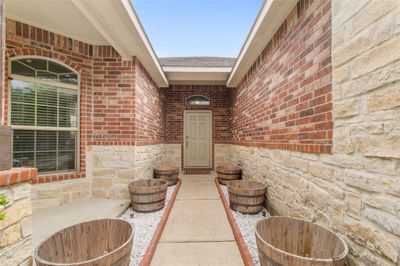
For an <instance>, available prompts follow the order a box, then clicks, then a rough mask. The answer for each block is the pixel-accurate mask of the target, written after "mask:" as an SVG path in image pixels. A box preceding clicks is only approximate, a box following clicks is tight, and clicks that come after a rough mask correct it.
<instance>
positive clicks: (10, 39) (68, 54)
mask: <svg viewBox="0 0 400 266" xmlns="http://www.w3.org/2000/svg"><path fill="white" fill-rule="evenodd" d="M6 23H7V24H6V59H5V76H6V77H7V75H8V64H9V62H10V60H11V59H12V58H13V57H17V56H41V57H46V58H52V59H54V60H56V61H59V62H61V63H64V64H66V65H68V66H69V67H71V68H72V69H74V70H75V71H77V72H78V73H79V74H80V100H81V102H80V161H79V162H80V165H79V169H80V171H79V172H78V173H65V174H57V175H44V176H39V177H37V178H33V179H32V183H43V182H51V181H58V180H67V179H75V178H81V177H85V171H86V158H85V150H86V145H87V141H88V136H91V130H92V129H91V124H92V120H91V117H92V115H91V110H92V105H91V103H92V98H91V97H92V77H91V72H92V60H91V57H92V55H91V53H92V51H93V46H91V45H88V44H85V43H83V42H79V41H75V40H72V39H70V38H67V37H64V36H61V35H58V34H54V33H52V32H48V31H46V30H42V29H39V28H36V27H33V26H30V25H27V24H24V23H20V22H16V21H13V20H9V19H7V22H6ZM4 100H5V106H4V108H3V114H4V120H5V123H6V124H8V119H9V114H8V106H9V103H8V100H9V80H8V79H6V80H5V87H4Z"/></svg>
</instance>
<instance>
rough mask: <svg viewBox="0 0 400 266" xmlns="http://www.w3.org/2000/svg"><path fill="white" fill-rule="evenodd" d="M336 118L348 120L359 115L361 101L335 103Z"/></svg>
mask: <svg viewBox="0 0 400 266" xmlns="http://www.w3.org/2000/svg"><path fill="white" fill-rule="evenodd" d="M333 112H334V117H335V118H347V117H352V116H356V115H358V113H359V100H358V99H351V100H345V101H341V102H337V103H336V102H335V103H334V107H333Z"/></svg>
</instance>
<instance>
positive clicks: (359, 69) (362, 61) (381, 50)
mask: <svg viewBox="0 0 400 266" xmlns="http://www.w3.org/2000/svg"><path fill="white" fill-rule="evenodd" d="M399 50H400V37H396V38H392V39H391V40H390V41H388V42H386V43H384V44H382V45H380V46H378V47H376V48H375V49H372V50H370V51H369V52H367V53H366V54H363V55H362V56H360V57H358V58H356V59H355V60H354V61H353V63H352V66H351V69H352V78H353V79H355V78H358V77H360V76H363V75H365V74H368V73H370V72H372V71H374V70H376V69H378V68H380V67H383V66H386V65H388V64H389V63H391V62H394V61H396V60H398V59H399V58H400V53H399V52H398V51H399Z"/></svg>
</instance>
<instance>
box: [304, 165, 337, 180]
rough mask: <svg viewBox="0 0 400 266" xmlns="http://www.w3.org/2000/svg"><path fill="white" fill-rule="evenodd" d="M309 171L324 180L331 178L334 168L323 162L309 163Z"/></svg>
mask: <svg viewBox="0 0 400 266" xmlns="http://www.w3.org/2000/svg"><path fill="white" fill-rule="evenodd" d="M310 173H311V174H312V175H313V176H316V177H320V178H323V179H326V180H332V179H333V177H334V174H335V169H334V168H332V167H329V166H326V165H325V164H318V163H311V164H310Z"/></svg>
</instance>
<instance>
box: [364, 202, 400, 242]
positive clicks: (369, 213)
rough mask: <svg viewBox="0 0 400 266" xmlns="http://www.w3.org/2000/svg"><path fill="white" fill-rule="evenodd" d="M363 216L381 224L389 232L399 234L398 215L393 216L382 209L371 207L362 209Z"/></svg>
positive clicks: (399, 221) (399, 223)
mask: <svg viewBox="0 0 400 266" xmlns="http://www.w3.org/2000/svg"><path fill="white" fill-rule="evenodd" d="M364 213H365V214H364V215H365V217H366V218H367V219H368V220H370V221H372V222H374V223H376V224H378V225H380V226H382V227H383V228H385V229H386V230H387V231H388V232H391V233H393V234H395V235H397V236H400V219H399V217H394V216H392V215H389V214H387V213H384V212H382V211H379V210H376V209H372V208H366V209H365V211H364Z"/></svg>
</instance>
